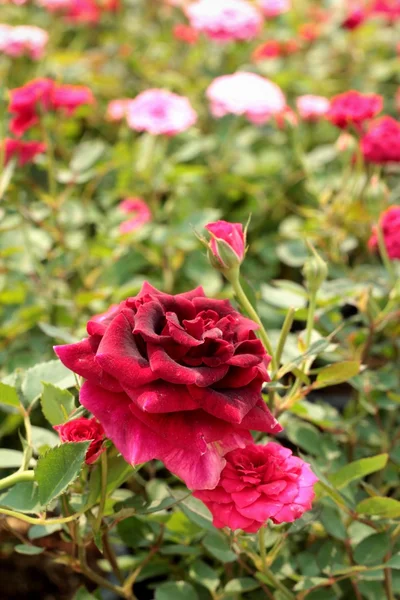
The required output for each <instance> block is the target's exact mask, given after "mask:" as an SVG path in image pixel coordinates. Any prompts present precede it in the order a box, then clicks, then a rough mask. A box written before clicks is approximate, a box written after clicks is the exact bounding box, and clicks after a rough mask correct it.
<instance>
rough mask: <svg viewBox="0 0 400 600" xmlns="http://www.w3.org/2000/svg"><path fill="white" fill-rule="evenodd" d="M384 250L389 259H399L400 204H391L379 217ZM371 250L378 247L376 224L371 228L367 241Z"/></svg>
mask: <svg viewBox="0 0 400 600" xmlns="http://www.w3.org/2000/svg"><path fill="white" fill-rule="evenodd" d="M379 223H380V227H381V229H382V234H383V239H384V242H385V246H386V251H387V253H388V256H389V258H390V259H391V260H400V206H391V207H390V208H388V209H387V210H386V211H385V212H383V213H382V214H381V216H380V218H379ZM368 247H369V248H370V249H371V250H377V249H378V235H377V231H376V226H374V227H373V228H372V235H371V237H370V239H369V242H368Z"/></svg>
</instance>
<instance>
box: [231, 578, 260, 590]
mask: <svg viewBox="0 0 400 600" xmlns="http://www.w3.org/2000/svg"><path fill="white" fill-rule="evenodd" d="M259 587H260V584H259V583H258V581H256V580H255V579H252V578H251V577H239V578H238V579H231V580H230V581H229V582H228V583H227V584H226V586H225V588H224V591H225V592H226V593H227V594H240V593H241V592H251V591H252V590H256V589H257V588H259Z"/></svg>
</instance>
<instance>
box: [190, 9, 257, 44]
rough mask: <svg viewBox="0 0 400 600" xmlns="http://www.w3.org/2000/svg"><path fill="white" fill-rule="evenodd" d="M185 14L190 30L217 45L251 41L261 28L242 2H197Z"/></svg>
mask: <svg viewBox="0 0 400 600" xmlns="http://www.w3.org/2000/svg"><path fill="white" fill-rule="evenodd" d="M186 15H187V17H188V19H189V21H190V25H191V26H192V27H193V28H194V29H197V30H198V31H201V32H203V33H205V34H206V35H207V36H208V37H209V38H211V39H212V40H215V41H217V42H230V41H233V40H251V39H253V38H255V37H256V36H257V34H258V33H259V31H260V29H261V26H262V18H261V15H260V13H259V12H258V10H257V9H256V8H255V7H254V6H253V5H252V4H251V3H250V2H246V1H245V0H218V1H216V0H198V2H194V3H193V4H190V5H189V6H188V7H187V8H186Z"/></svg>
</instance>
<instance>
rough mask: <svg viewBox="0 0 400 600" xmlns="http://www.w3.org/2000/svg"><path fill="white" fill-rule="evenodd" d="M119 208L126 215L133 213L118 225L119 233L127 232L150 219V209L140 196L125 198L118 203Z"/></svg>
mask: <svg viewBox="0 0 400 600" xmlns="http://www.w3.org/2000/svg"><path fill="white" fill-rule="evenodd" d="M119 209H120V211H121V212H123V213H125V214H127V215H131V214H134V215H135V216H134V217H131V218H130V219H128V220H127V221H124V223H121V225H120V226H119V230H120V232H121V233H129V232H131V231H134V230H135V229H139V228H140V227H141V226H142V225H144V224H145V223H148V222H149V221H151V211H150V209H149V207H148V206H147V204H146V202H144V200H142V198H126V199H125V200H123V201H122V202H121V204H120V205H119Z"/></svg>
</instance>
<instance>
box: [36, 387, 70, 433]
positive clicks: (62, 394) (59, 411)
mask: <svg viewBox="0 0 400 600" xmlns="http://www.w3.org/2000/svg"><path fill="white" fill-rule="evenodd" d="M41 405H42V412H43V414H44V416H45V417H46V419H47V420H48V422H49V423H50V425H60V424H61V423H65V422H66V421H67V420H68V417H69V416H70V414H71V413H72V411H73V410H74V409H75V398H74V397H73V395H72V394H70V392H68V391H67V390H62V389H60V388H57V387H56V386H55V385H52V384H51V383H43V394H42V398H41Z"/></svg>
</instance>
